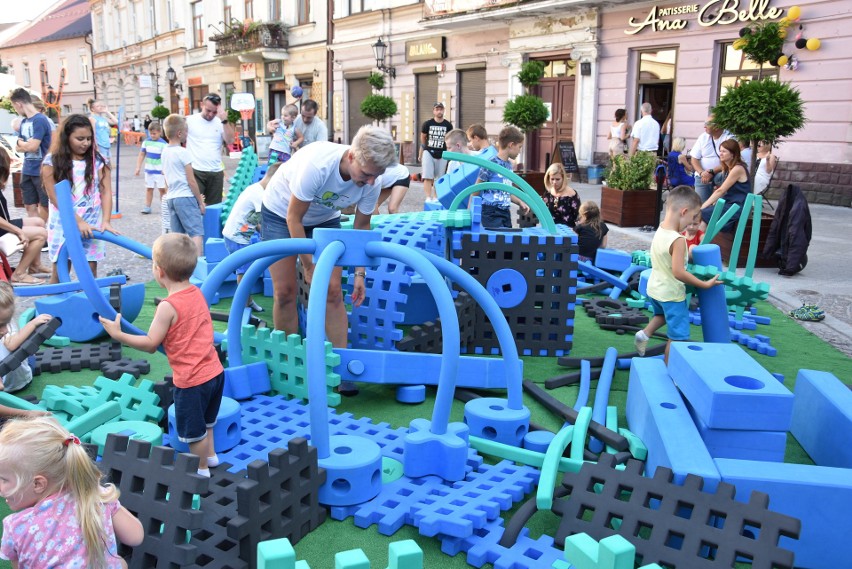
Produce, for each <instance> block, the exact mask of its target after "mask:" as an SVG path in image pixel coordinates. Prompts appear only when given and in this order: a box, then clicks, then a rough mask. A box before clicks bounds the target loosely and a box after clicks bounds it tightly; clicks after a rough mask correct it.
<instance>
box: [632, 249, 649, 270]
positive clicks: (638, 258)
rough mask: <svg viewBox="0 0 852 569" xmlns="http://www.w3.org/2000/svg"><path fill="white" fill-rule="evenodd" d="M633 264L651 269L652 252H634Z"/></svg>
mask: <svg viewBox="0 0 852 569" xmlns="http://www.w3.org/2000/svg"><path fill="white" fill-rule="evenodd" d="M631 262H632V263H633V264H634V265H641V266H643V267H648V268H649V269H650V268H651V252H650V251H633V257H632V258H631Z"/></svg>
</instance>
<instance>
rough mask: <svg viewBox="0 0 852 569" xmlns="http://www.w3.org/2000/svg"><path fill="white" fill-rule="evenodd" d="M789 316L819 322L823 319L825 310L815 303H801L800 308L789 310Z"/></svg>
mask: <svg viewBox="0 0 852 569" xmlns="http://www.w3.org/2000/svg"><path fill="white" fill-rule="evenodd" d="M790 316H792V317H793V318H795V319H796V320H802V321H804V322H819V321H821V320H824V319H825V311H824V310H823V309H821V308H820V307H819V306H817V305H816V304H802V306H801V308H797V309H796V310H791V311H790Z"/></svg>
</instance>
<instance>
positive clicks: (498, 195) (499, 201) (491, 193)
mask: <svg viewBox="0 0 852 569" xmlns="http://www.w3.org/2000/svg"><path fill="white" fill-rule="evenodd" d="M491 162H494V163H495V164H497V165H498V166H502V167H503V168H506V169H507V170H509V171H511V170H512V164H511V163H510V162H509V161H507V160H503V159H502V158H500V157H499V156H494V157H493V158H491ZM477 180H479V181H480V182H495V183H498V184H506V185H507V186H511V185H512V183H511V182H509V181H508V180H506V178H504V177H503V175H502V174H498V173H497V172H494V171H493V170H489V169H488V168H480V169H479V174H478V175H477ZM479 195H480V197H481V198H482V204H483V205H491V206H494V207H498V208H500V209H509V207H511V205H512V194H510V193H509V192H504V191H501V190H483V191H482V192H481V193H480V194H479Z"/></svg>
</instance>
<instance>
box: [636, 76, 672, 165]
mask: <svg viewBox="0 0 852 569" xmlns="http://www.w3.org/2000/svg"><path fill="white" fill-rule="evenodd" d="M673 99H674V83H653V84H650V85H647V84H646V85H640V86H639V106H640V107H641V106H642V103H646V102H647V103H651V106H652V107H653V108H654V110H653V111H651V116H652V117H654V120H656V121H657V122H658V123H660V126H661V127H662V126H663V124H664V123H665V122H666V118H667V117H668V116H669V110H670V109H671V108H672V101H673ZM636 116H637V117H641V116H642V113H641V112H637V113H636ZM672 126H673V125H671V126H669V129H671V128H672ZM670 132H671V131H670ZM658 148H659V151H658V154H662V152H663V132H662V131H660V145H659V147H658Z"/></svg>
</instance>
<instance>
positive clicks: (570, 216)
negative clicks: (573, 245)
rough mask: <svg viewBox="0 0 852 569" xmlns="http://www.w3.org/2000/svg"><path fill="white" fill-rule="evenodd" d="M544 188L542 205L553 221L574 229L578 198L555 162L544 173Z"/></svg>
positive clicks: (578, 209)
mask: <svg viewBox="0 0 852 569" xmlns="http://www.w3.org/2000/svg"><path fill="white" fill-rule="evenodd" d="M544 187H545V188H546V189H547V193H546V194H545V195H544V196H543V199H544V203H545V204H546V205H547V209H549V210H550V214H551V215H552V216H553V221H554V222H556V223H561V224H562V225H567V226H568V227H570V228H571V229H574V226H575V225H576V224H577V215H578V214H579V211H580V196H578V195H577V191H576V190H575V189H574V188H572V187H571V186H569V185H568V176H567V175H566V174H565V168H564V167H563V166H562V164H560V163H558V162H556V163H554V164H551V165H550V168H548V169H547V171H546V172H545V173H544Z"/></svg>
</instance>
